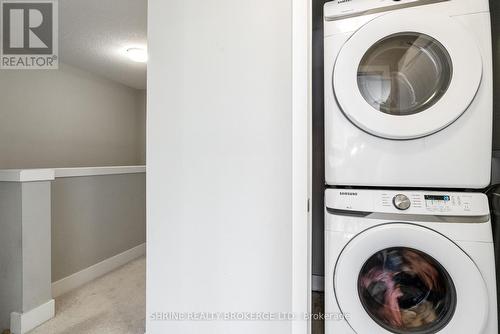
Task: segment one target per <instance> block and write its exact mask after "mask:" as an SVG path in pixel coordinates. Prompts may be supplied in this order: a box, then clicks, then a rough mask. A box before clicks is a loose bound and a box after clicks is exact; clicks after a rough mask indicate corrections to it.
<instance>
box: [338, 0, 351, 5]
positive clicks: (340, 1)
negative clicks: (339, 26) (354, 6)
mask: <svg viewBox="0 0 500 334" xmlns="http://www.w3.org/2000/svg"><path fill="white" fill-rule="evenodd" d="M351 1H352V0H337V3H338V4H339V3H344V2H351Z"/></svg>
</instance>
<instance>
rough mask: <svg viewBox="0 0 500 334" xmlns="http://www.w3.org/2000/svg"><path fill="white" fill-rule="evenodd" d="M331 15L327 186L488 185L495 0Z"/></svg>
mask: <svg viewBox="0 0 500 334" xmlns="http://www.w3.org/2000/svg"><path fill="white" fill-rule="evenodd" d="M324 18H325V22H324V23H325V26H324V27H325V39H324V43H325V44H324V45H325V127H326V143H325V144H326V183H327V184H329V185H345V186H394V187H436V188H474V189H478V188H483V187H486V186H487V185H488V184H489V181H490V173H491V141H492V114H493V107H492V103H493V102H492V101H493V88H492V47H491V28H490V14H489V5H488V0H400V1H395V0H336V1H332V2H328V3H326V4H325V7H324Z"/></svg>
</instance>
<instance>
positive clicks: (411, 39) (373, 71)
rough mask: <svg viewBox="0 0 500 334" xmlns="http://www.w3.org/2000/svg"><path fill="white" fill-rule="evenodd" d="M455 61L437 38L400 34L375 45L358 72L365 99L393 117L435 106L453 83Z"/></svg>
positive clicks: (415, 112)
mask: <svg viewBox="0 0 500 334" xmlns="http://www.w3.org/2000/svg"><path fill="white" fill-rule="evenodd" d="M452 74H453V65H452V62H451V57H450V55H449V53H448V51H446V49H445V48H444V46H443V45H442V44H441V43H439V42H438V41H437V40H435V39H434V38H432V37H430V36H427V35H425V34H419V33H398V34H394V35H391V36H388V37H386V38H384V39H382V40H381V41H379V42H377V43H375V44H374V45H373V46H372V47H371V48H370V49H369V50H368V51H367V52H366V54H365V55H364V57H363V59H362V60H361V63H360V65H359V69H358V86H359V90H360V92H361V94H362V95H363V97H364V99H365V100H366V101H367V102H368V103H369V104H370V105H371V106H372V107H373V108H374V109H375V110H378V111H381V112H383V113H386V114H389V115H396V116H405V115H412V114H417V113H419V112H422V111H424V110H426V109H428V108H429V107H431V106H433V105H434V104H435V103H436V102H437V101H439V99H440V98H441V97H442V96H443V95H444V94H445V92H446V91H447V89H448V87H449V86H450V83H451V78H452Z"/></svg>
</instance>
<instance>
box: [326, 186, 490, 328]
mask: <svg viewBox="0 0 500 334" xmlns="http://www.w3.org/2000/svg"><path fill="white" fill-rule="evenodd" d="M326 206H327V210H326V225H325V237H326V263H325V271H326V273H325V275H326V277H325V294H326V295H325V299H326V306H325V314H326V316H327V319H328V320H327V321H326V325H325V326H326V334H354V333H356V334H382V333H384V334H387V333H397V334H414V333H418V334H434V333H440V334H498V332H497V306H496V305H497V304H496V283H495V262H494V253H493V241H492V232H491V223H490V216H489V207H488V200H487V198H486V196H485V195H484V194H480V193H449V192H439V193H437V192H417V191H390V190H342V189H329V190H327V192H326Z"/></svg>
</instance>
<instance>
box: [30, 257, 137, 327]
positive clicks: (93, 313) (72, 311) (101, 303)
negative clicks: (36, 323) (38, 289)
mask: <svg viewBox="0 0 500 334" xmlns="http://www.w3.org/2000/svg"><path fill="white" fill-rule="evenodd" d="M145 277H146V260H145V258H140V259H137V260H135V261H133V262H130V263H128V264H126V265H125V266H123V267H121V268H119V269H117V270H116V271H114V272H112V273H109V274H108V275H106V276H103V277H101V278H98V279H97V280H95V281H93V282H90V283H89V284H87V285H85V286H83V287H81V288H79V289H77V290H74V291H71V292H69V293H67V294H65V295H63V296H61V297H60V298H58V299H56V317H55V318H54V319H52V320H50V321H48V322H46V323H45V324H43V325H42V326H40V327H38V328H36V329H34V330H33V331H31V332H30V334H144V327H145V326H144V322H145V314H146V311H145V302H146V282H145Z"/></svg>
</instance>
